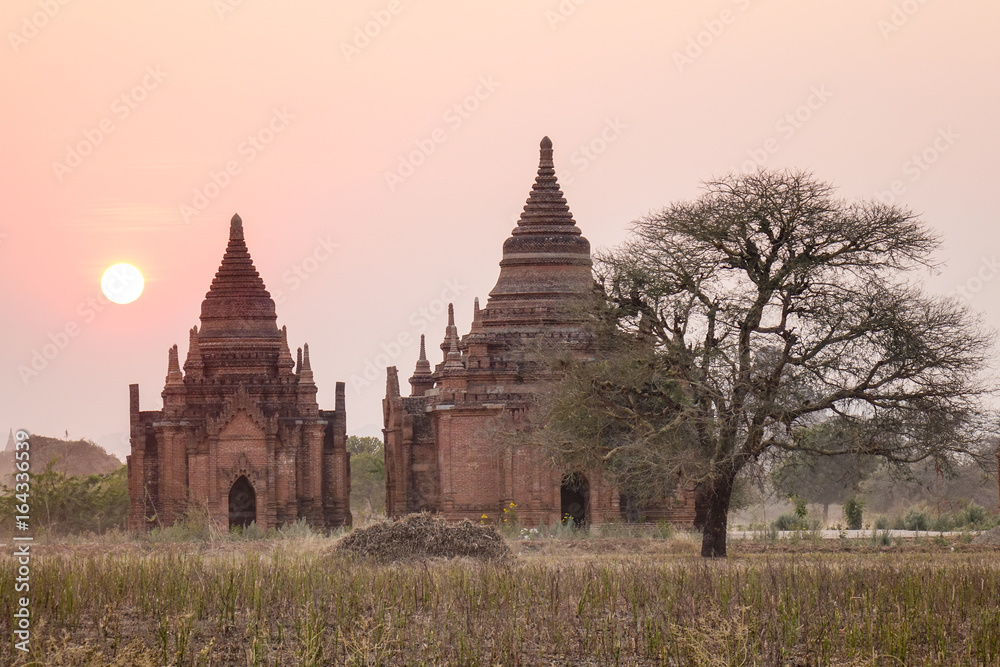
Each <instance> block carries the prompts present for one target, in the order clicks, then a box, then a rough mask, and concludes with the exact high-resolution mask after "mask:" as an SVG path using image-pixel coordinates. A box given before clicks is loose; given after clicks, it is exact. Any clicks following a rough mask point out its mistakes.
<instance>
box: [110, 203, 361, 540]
mask: <svg viewBox="0 0 1000 667" xmlns="http://www.w3.org/2000/svg"><path fill="white" fill-rule="evenodd" d="M161 396H162V397H163V409H162V410H156V411H140V410H139V386H138V385H135V384H133V385H130V386H129V414H130V440H131V446H132V453H131V455H130V456H129V457H128V487H129V498H130V509H129V527H130V528H131V529H133V530H138V529H143V528H148V527H152V526H166V525H170V524H172V523H173V522H174V521H175V520H176V519H178V518H179V517H180V516H182V515H183V514H184V512H185V511H186V510H187V509H188V508H189V507H194V508H196V509H198V510H200V511H204V512H207V513H208V514H209V515H210V517H211V518H212V520H213V521H214V522H215V524H216V525H218V526H220V527H233V526H248V525H249V524H250V523H251V522H256V525H257V526H258V527H260V528H261V529H264V530H267V529H270V528H274V527H277V526H281V525H282V524H286V523H289V522H294V521H296V520H298V519H303V518H304V519H306V520H307V521H308V522H309V523H310V524H311V525H312V526H315V527H320V528H325V527H333V526H343V525H349V524H350V523H351V511H350V506H349V497H350V485H351V481H350V479H351V477H350V476H351V471H350V463H349V459H348V456H347V451H346V438H347V419H346V414H345V409H344V383H342V382H338V383H337V385H336V399H335V400H336V404H335V409H333V410H320V409H319V405H318V403H317V401H316V382H315V380H314V378H313V372H312V368H311V367H310V362H309V346H308V345H304V346H303V347H302V348H300V349H299V350H298V352H297V360H293V359H292V355H291V351H290V349H289V347H288V337H287V333H286V330H285V327H282V328H281V329H278V326H277V315H276V314H275V307H274V301H273V300H272V299H271V295H270V293H269V292H268V291H267V289H266V288H265V285H264V281H263V280H262V279H261V277H260V275H259V274H258V273H257V269H256V268H255V267H254V264H253V260H252V259H251V257H250V253H249V251H248V250H247V246H246V243H245V241H244V237H243V223H242V221H241V220H240V217H239V216H238V215H237V216H233V219H232V221H231V223H230V230H229V245H228V247H227V248H226V252H225V255H224V256H223V258H222V265H221V266H220V267H219V270H218V272H217V273H216V274H215V279H214V280H213V281H212V285H211V287H210V289H209V291H208V293H207V294H206V295H205V300H204V301H203V302H202V304H201V328H200V329H199V328H198V327H194V328H192V329H191V332H190V343H189V347H188V351H187V359H186V360H185V362H184V369H183V371H182V370H181V366H180V363H179V355H178V351H177V346H176V345H174V346H173V347H172V348H170V351H169V353H168V360H167V378H166V385H165V386H164V388H163V392H162V394H161Z"/></svg>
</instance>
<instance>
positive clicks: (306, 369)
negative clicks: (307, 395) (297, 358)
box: [299, 343, 314, 384]
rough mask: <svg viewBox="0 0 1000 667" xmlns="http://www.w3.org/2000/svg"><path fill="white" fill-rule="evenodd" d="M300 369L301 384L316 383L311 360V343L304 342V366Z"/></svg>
mask: <svg viewBox="0 0 1000 667" xmlns="http://www.w3.org/2000/svg"><path fill="white" fill-rule="evenodd" d="M300 368H301V370H300V371H299V384H314V381H313V371H312V364H311V363H310V362H309V343H303V344H302V366H301V367H300Z"/></svg>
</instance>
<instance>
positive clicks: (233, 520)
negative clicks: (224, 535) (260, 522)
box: [229, 477, 257, 529]
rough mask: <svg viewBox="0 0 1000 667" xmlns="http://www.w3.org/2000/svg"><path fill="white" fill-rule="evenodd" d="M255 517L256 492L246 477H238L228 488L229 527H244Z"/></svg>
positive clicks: (254, 519)
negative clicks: (231, 486)
mask: <svg viewBox="0 0 1000 667" xmlns="http://www.w3.org/2000/svg"><path fill="white" fill-rule="evenodd" d="M256 519H257V494H256V493H255V492H254V490H253V485H252V484H250V480H248V479H247V478H246V477H240V478H239V479H238V480H236V483H235V484H233V488H231V489H230V490H229V528H230V529H232V528H233V527H234V526H239V527H240V528H246V527H247V526H249V525H250V524H251V523H253V522H254V521H256Z"/></svg>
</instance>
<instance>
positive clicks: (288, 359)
mask: <svg viewBox="0 0 1000 667" xmlns="http://www.w3.org/2000/svg"><path fill="white" fill-rule="evenodd" d="M294 368H295V361H294V360H293V359H292V351H291V349H290V348H289V347H288V327H285V326H282V327H281V351H280V352H279V353H278V372H279V373H291V372H292V370H293V369H294Z"/></svg>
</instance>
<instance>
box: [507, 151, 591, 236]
mask: <svg viewBox="0 0 1000 667" xmlns="http://www.w3.org/2000/svg"><path fill="white" fill-rule="evenodd" d="M538 226H543V227H555V229H554V230H552V231H559V232H561V233H564V234H566V233H569V234H574V233H575V234H579V233H580V230H579V228H577V227H576V222H575V221H574V220H573V214H572V213H570V211H569V205H568V204H567V203H566V198H565V197H563V193H562V190H561V189H560V188H559V180H558V179H557V178H556V169H555V164H554V162H553V159H552V140H551V139H549V138H548V137H543V138H542V142H541V144H540V145H539V156H538V174H537V175H536V176H535V183H534V184H533V185H532V186H531V193H530V194H529V195H528V199H527V201H526V202H525V204H524V210H523V211H522V212H521V218H520V220H518V222H517V229H515V230H514V232H513V233H514V234H518V233H519V230H522V231H520V233H528V232H531V231H541V230H534V229H531V228H532V227H538ZM525 227H527V228H528V229H524V228H525Z"/></svg>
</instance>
